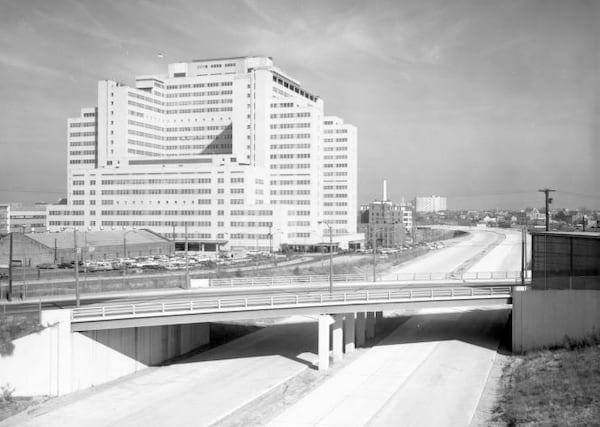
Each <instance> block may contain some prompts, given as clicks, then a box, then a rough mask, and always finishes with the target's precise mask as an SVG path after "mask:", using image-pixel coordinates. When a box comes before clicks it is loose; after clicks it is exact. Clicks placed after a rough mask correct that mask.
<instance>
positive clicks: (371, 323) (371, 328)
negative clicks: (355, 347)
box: [365, 311, 375, 339]
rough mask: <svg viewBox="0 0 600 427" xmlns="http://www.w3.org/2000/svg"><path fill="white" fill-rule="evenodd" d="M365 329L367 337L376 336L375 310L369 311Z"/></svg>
mask: <svg viewBox="0 0 600 427" xmlns="http://www.w3.org/2000/svg"><path fill="white" fill-rule="evenodd" d="M365 329H366V336H367V339H370V338H374V337H375V312H373V311H369V312H367V325H366V328H365Z"/></svg>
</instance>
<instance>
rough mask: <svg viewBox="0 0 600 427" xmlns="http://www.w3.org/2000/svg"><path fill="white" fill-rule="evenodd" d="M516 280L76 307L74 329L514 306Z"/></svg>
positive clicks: (195, 297)
mask: <svg viewBox="0 0 600 427" xmlns="http://www.w3.org/2000/svg"><path fill="white" fill-rule="evenodd" d="M513 286H514V283H512V282H509V283H498V284H495V286H477V287H466V286H452V287H445V286H444V287H429V288H423V287H413V288H398V287H397V286H393V285H390V286H389V287H387V288H386V287H381V286H379V287H378V288H377V289H357V290H353V291H347V290H344V291H334V292H331V293H329V292H290V291H288V292H287V293H274V294H271V295H269V294H257V295H252V294H250V295H241V296H236V295H228V296H223V297H214V296H213V297H199V296H194V297H191V298H179V299H176V300H172V299H171V300H154V301H149V302H135V303H126V304H124V303H113V304H106V305H94V306H88V307H82V308H77V309H73V310H72V312H71V328H72V330H73V331H88V330H98V329H112V328H127V327H137V326H157V325H168V324H185V323H201V322H216V321H225V320H240V319H256V318H265V317H280V316H291V315H299V314H301V315H305V314H312V315H318V314H336V313H349V312H359V311H364V312H368V311H382V310H397V309H402V308H406V307H408V306H411V307H413V308H416V307H418V308H423V307H439V306H443V307H457V306H481V305H499V304H511V302H512V300H511V295H512V287H513Z"/></svg>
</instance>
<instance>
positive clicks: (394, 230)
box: [359, 181, 413, 248]
mask: <svg viewBox="0 0 600 427" xmlns="http://www.w3.org/2000/svg"><path fill="white" fill-rule="evenodd" d="M412 228H413V219H412V208H411V207H410V206H409V205H407V204H405V203H404V202H403V203H400V204H397V203H394V202H392V201H390V200H388V199H387V186H386V182H385V181H384V186H383V199H382V200H374V201H373V202H371V203H369V204H368V205H362V206H361V207H360V224H359V231H361V232H363V233H364V235H365V246H368V247H372V246H373V245H374V243H375V241H377V246H378V247H382V248H397V247H399V246H402V245H403V244H404V243H405V242H406V238H407V237H408V236H409V235H410V234H411V232H412Z"/></svg>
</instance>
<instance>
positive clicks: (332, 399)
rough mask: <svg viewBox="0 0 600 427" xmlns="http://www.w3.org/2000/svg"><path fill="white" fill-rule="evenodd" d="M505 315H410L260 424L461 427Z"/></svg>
mask: <svg viewBox="0 0 600 427" xmlns="http://www.w3.org/2000/svg"><path fill="white" fill-rule="evenodd" d="M507 316H508V310H507V309H501V310H473V311H468V310H454V311H449V312H447V313H441V314H439V313H438V314H434V315H431V314H430V315H417V316H413V317H411V318H410V319H409V320H408V321H407V322H405V323H403V324H402V325H401V326H400V327H398V328H397V329H396V330H395V331H394V332H393V333H392V334H391V335H389V336H388V337H387V338H385V339H384V340H383V341H381V342H380V343H379V344H378V345H377V346H375V347H374V348H372V349H371V350H369V351H368V352H367V353H366V354H364V355H362V356H361V357H360V358H358V359H356V360H354V361H353V362H352V363H350V364H349V365H347V366H345V367H343V368H342V369H341V370H340V371H339V372H337V373H336V375H335V376H333V377H331V378H330V379H329V380H327V381H326V382H324V383H322V384H321V385H320V386H319V387H317V388H316V389H314V390H313V391H311V392H310V393H309V394H307V395H306V396H305V397H304V398H302V399H301V400H300V401H298V402H297V403H296V404H294V405H293V406H291V407H290V408H288V409H287V410H285V411H284V412H283V413H282V414H280V415H279V416H278V417H276V418H275V419H274V420H272V421H271V422H270V423H268V424H267V425H268V426H269V427H308V426H320V427H338V426H339V427H343V426H356V427H358V426H377V427H379V426H381V427H385V426H395V425H402V426H467V425H469V423H470V421H471V419H472V417H473V414H474V412H475V409H476V408H477V404H478V402H479V399H480V396H481V393H482V390H483V388H484V386H485V383H486V381H487V377H488V374H489V370H490V368H491V364H492V361H493V359H494V357H495V354H496V349H497V346H498V343H499V340H500V337H501V333H502V330H503V327H504V325H505V323H506V319H507Z"/></svg>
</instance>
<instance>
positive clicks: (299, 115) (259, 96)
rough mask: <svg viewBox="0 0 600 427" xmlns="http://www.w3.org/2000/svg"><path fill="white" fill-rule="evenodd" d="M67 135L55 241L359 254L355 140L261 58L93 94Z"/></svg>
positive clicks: (202, 64)
mask: <svg viewBox="0 0 600 427" xmlns="http://www.w3.org/2000/svg"><path fill="white" fill-rule="evenodd" d="M96 102H97V106H96V107H90V108H83V109H82V110H81V114H80V116H79V117H76V118H71V119H69V120H68V124H67V132H68V138H67V144H68V158H67V170H68V178H67V179H68V204H67V205H54V206H50V207H49V208H48V228H49V230H50V231H60V230H64V229H69V228H74V227H77V228H79V229H81V230H103V229H104V230H110V229H134V228H137V229H139V228H147V229H151V230H152V231H154V232H157V233H160V234H162V235H164V236H166V237H168V238H173V239H175V240H176V241H177V242H182V241H183V239H184V237H185V234H184V230H185V227H186V226H187V231H188V234H187V235H188V239H189V241H190V242H192V244H193V245H192V247H196V248H198V250H206V251H212V250H215V247H216V245H219V247H220V248H222V249H230V250H235V249H236V248H239V249H252V250H256V249H258V250H268V249H269V248H270V247H271V246H272V247H273V249H274V250H276V249H278V248H280V247H281V246H282V245H287V246H289V247H291V248H293V249H296V250H307V249H314V247H315V246H317V245H323V244H325V243H327V244H328V242H329V229H328V227H327V225H325V224H324V223H323V222H325V223H326V224H329V226H331V229H332V230H333V241H334V242H335V243H336V244H337V246H338V247H340V248H347V247H348V246H349V245H352V244H353V243H358V242H359V241H360V240H361V239H362V235H359V234H357V232H356V231H357V224H356V211H357V134H356V128H355V127H354V126H352V125H349V124H345V123H344V121H343V120H342V119H340V118H338V117H333V116H326V115H325V113H324V106H323V100H322V99H321V98H319V97H318V96H317V95H315V94H314V93H313V92H311V91H309V90H308V89H306V88H304V87H302V85H301V84H300V82H298V81H297V80H296V79H294V78H293V77H291V76H289V75H288V74H286V73H285V72H284V71H282V70H281V69H279V68H277V67H276V66H275V65H274V64H273V61H272V60H271V58H268V57H239V58H225V59H210V60H193V61H190V62H180V63H174V64H170V65H169V66H168V73H167V74H165V75H156V76H140V77H137V78H136V83H135V87H130V86H127V85H125V84H121V83H117V82H114V81H110V80H108V81H100V82H99V83H98V99H97V101H96Z"/></svg>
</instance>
